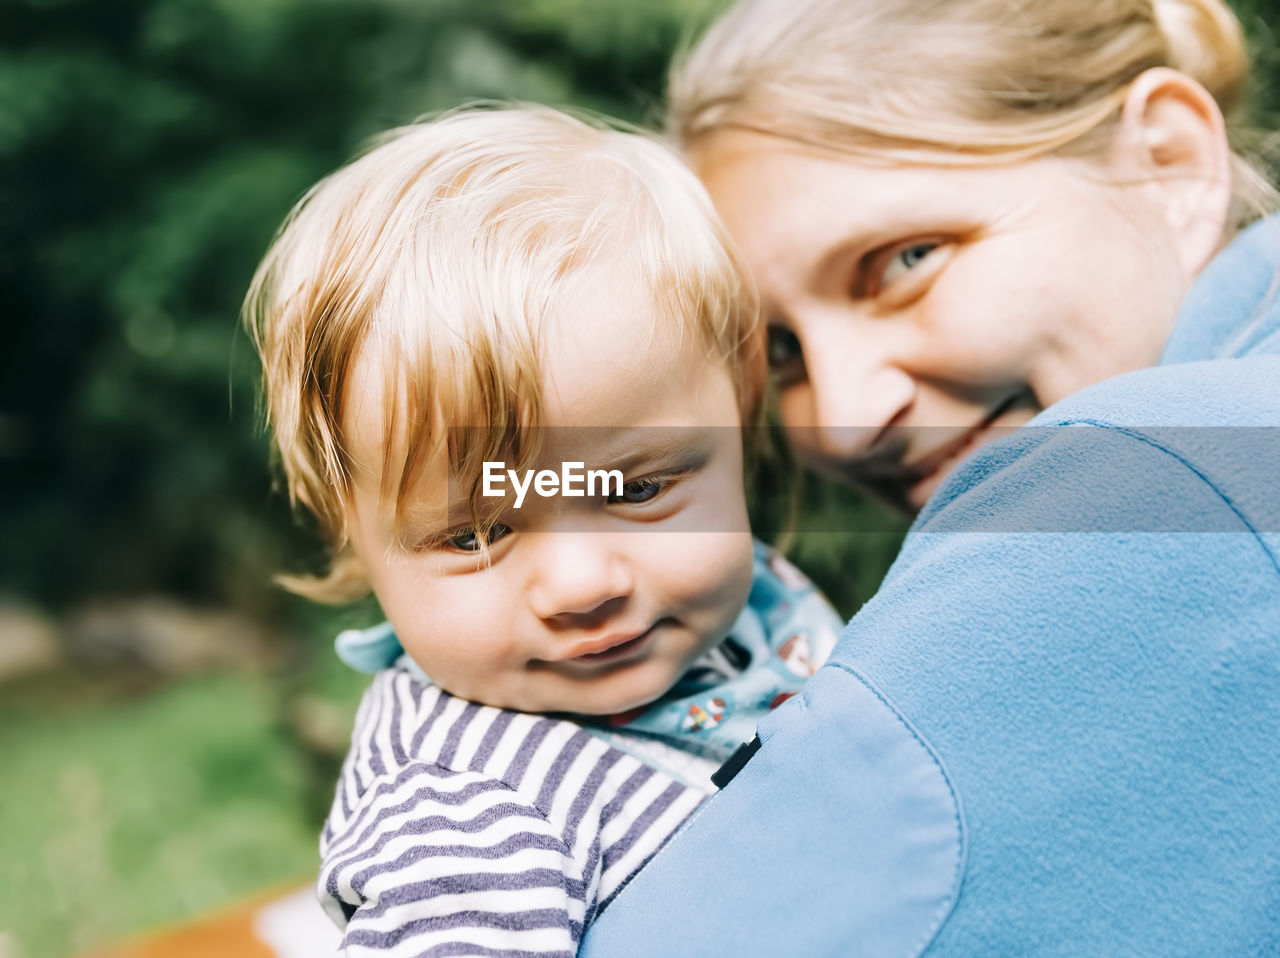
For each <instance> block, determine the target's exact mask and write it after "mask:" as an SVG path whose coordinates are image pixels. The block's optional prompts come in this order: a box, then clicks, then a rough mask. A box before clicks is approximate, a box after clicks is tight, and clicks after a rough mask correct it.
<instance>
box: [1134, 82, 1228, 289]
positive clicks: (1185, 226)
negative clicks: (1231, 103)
mask: <svg viewBox="0 0 1280 958" xmlns="http://www.w3.org/2000/svg"><path fill="white" fill-rule="evenodd" d="M1110 160H1111V163H1112V167H1113V169H1114V171H1115V172H1116V173H1117V174H1118V175H1119V177H1120V178H1121V181H1122V182H1128V183H1134V184H1135V185H1137V186H1138V187H1139V188H1140V189H1142V190H1143V192H1144V193H1145V194H1146V195H1147V197H1148V198H1149V199H1151V200H1152V201H1153V202H1155V203H1156V205H1157V207H1158V208H1159V209H1160V210H1161V211H1162V212H1163V215H1164V217H1165V219H1166V220H1167V222H1168V224H1169V228H1170V235H1171V237H1172V241H1173V243H1174V245H1175V247H1176V249H1177V252H1178V255H1179V258H1180V259H1181V261H1182V265H1183V268H1184V269H1186V270H1187V274H1188V276H1195V275H1196V274H1197V273H1199V272H1200V270H1201V269H1202V268H1203V267H1204V266H1205V264H1206V263H1208V262H1209V260H1210V259H1211V258H1212V257H1213V254H1214V253H1215V252H1217V250H1218V247H1219V246H1220V245H1221V242H1222V237H1223V233H1224V232H1225V230H1226V226H1227V216H1228V211H1229V210H1230V206H1231V149H1230V147H1229V146H1228V145H1227V134H1226V125H1225V123H1224V122H1223V119H1222V111H1221V110H1219V109H1218V104H1217V103H1216V102H1214V99H1213V97H1212V96H1210V95H1209V93H1208V91H1206V90H1205V88H1204V87H1202V86H1201V85H1200V84H1199V83H1197V82H1196V81H1195V80H1193V79H1191V77H1189V76H1187V75H1186V74H1185V73H1179V72H1178V71H1177V70H1170V69H1168V68H1167V67H1155V68H1153V69H1151V70H1147V71H1146V72H1145V73H1142V74H1141V75H1139V76H1138V78H1137V79H1136V80H1134V81H1133V83H1132V84H1131V85H1130V86H1129V92H1128V93H1127V94H1126V96H1125V100H1124V107H1123V109H1122V111H1121V115H1120V126H1119V129H1118V130H1117V132H1116V137H1115V139H1114V140H1113V142H1112V145H1111V156H1110Z"/></svg>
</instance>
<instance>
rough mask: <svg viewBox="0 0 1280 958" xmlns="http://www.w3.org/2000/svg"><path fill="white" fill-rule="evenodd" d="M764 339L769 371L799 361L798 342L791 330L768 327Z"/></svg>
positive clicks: (781, 327)
mask: <svg viewBox="0 0 1280 958" xmlns="http://www.w3.org/2000/svg"><path fill="white" fill-rule="evenodd" d="M766 337H767V338H766V342H765V355H766V356H767V357H768V361H769V368H770V369H775V370H777V369H783V368H785V367H786V366H789V365H791V364H792V363H794V362H796V361H797V360H799V359H800V357H801V351H800V340H799V339H798V338H797V337H796V334H795V333H793V332H792V331H791V330H789V329H786V328H785V327H783V326H770V327H769V329H768V332H767V333H766Z"/></svg>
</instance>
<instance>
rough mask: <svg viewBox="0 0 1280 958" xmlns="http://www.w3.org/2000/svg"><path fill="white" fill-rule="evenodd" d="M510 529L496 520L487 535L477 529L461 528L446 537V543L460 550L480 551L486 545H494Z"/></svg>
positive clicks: (451, 547)
mask: <svg viewBox="0 0 1280 958" xmlns="http://www.w3.org/2000/svg"><path fill="white" fill-rule="evenodd" d="M510 531H511V527H510V526H508V525H504V524H503V523H501V522H495V523H494V524H493V525H492V526H490V528H489V533H488V535H486V536H482V535H480V532H479V531H478V530H476V529H459V530H458V531H457V532H455V533H453V534H452V535H451V536H449V538H447V539H445V540H444V544H445V545H447V546H448V547H449V548H450V549H456V550H457V551H458V552H479V551H481V550H482V549H483V548H484V547H485V546H486V545H493V544H494V543H495V542H497V541H498V540H499V539H501V538H502V537H503V536H505V535H507V533H509V532H510Z"/></svg>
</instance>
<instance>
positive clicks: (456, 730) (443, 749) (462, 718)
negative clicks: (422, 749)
mask: <svg viewBox="0 0 1280 958" xmlns="http://www.w3.org/2000/svg"><path fill="white" fill-rule="evenodd" d="M482 707H483V706H480V705H476V703H475V702H468V703H467V705H466V707H465V708H464V709H463V710H462V714H461V715H459V716H458V720H457V721H456V722H454V723H453V727H452V728H451V729H449V734H448V735H447V736H446V737H445V740H444V745H442V746H440V754H439V755H438V756H437V757H436V761H437V762H438V763H439V764H441V765H452V764H453V757H454V755H456V754H457V752H458V742H460V741H461V740H462V735H463V733H464V732H466V730H467V726H469V725H470V724H471V722H472V720H473V719H475V717H476V715H477V714H478V713H479V711H480V709H481V708H482Z"/></svg>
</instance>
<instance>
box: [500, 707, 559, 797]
mask: <svg viewBox="0 0 1280 958" xmlns="http://www.w3.org/2000/svg"><path fill="white" fill-rule="evenodd" d="M556 724H557V723H556V722H554V721H553V720H552V719H548V718H544V719H540V720H539V721H537V722H534V723H533V728H531V729H529V737H528V738H526V739H525V740H524V741H523V742H521V743H520V747H519V748H518V749H516V754H515V757H514V758H513V759H512V760H511V764H510V765H509V766H507V771H506V773H505V774H504V775H503V776H502V780H503V781H504V782H506V783H507V784H509V785H510V786H511V787H512V788H515V787H517V786H519V784H520V782H521V780H522V779H523V778H524V773H525V772H526V771H528V768H529V762H530V761H532V760H533V753H534V752H536V751H537V750H538V746H539V745H541V744H542V740H543V739H544V738H546V737H547V735H548V734H549V733H550V732H551V730H552V729H553V728H555V727H556Z"/></svg>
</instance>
